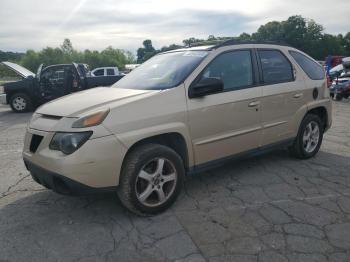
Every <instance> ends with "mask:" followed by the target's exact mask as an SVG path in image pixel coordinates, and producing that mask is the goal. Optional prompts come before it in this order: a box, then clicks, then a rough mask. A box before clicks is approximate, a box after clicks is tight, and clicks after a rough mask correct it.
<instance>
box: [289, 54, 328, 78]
mask: <svg viewBox="0 0 350 262" xmlns="http://www.w3.org/2000/svg"><path fill="white" fill-rule="evenodd" d="M289 53H290V55H291V56H292V57H293V58H294V59H295V61H296V62H297V63H298V65H299V66H300V67H301V68H302V69H303V70H304V72H305V73H306V74H307V75H308V76H309V77H310V78H311V79H313V80H322V79H324V76H325V73H324V70H323V67H322V66H321V65H320V64H319V63H316V62H315V61H313V60H311V59H310V58H308V57H307V56H305V55H303V54H302V53H299V52H296V51H289Z"/></svg>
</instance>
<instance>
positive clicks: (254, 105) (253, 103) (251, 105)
mask: <svg viewBox="0 0 350 262" xmlns="http://www.w3.org/2000/svg"><path fill="white" fill-rule="evenodd" d="M258 105H260V101H253V102H250V103H249V104H248V106H249V107H256V106H258Z"/></svg>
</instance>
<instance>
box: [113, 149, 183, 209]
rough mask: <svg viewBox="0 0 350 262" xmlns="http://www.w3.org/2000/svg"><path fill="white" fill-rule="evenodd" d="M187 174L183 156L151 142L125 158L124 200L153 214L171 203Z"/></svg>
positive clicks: (121, 191)
mask: <svg viewBox="0 0 350 262" xmlns="http://www.w3.org/2000/svg"><path fill="white" fill-rule="evenodd" d="M184 176H185V169H184V164H183V161H182V159H181V157H180V156H179V155H178V154H177V153H176V152H175V151H174V150H172V149H171V148H169V147H166V146H163V145H157V144H147V145H142V146H139V147H137V148H135V149H134V150H133V151H132V152H131V153H130V154H129V155H128V156H127V157H126V159H125V163H124V164H123V168H122V172H121V177H120V181H119V186H118V191H117V192H118V196H119V199H120V200H121V202H122V204H123V205H124V206H125V207H126V208H127V209H129V210H130V211H132V212H134V213H136V214H138V215H151V214H156V213H159V212H162V211H164V210H166V209H167V208H168V207H170V206H171V205H172V204H173V202H174V201H175V200H176V198H177V196H178V194H179V193H180V191H181V188H182V184H183V180H184Z"/></svg>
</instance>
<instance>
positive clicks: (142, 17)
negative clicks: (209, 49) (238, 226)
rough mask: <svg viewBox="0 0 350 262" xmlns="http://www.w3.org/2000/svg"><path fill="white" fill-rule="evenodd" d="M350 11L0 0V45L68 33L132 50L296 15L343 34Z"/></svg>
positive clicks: (78, 40)
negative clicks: (148, 41) (144, 43)
mask: <svg viewBox="0 0 350 262" xmlns="http://www.w3.org/2000/svg"><path fill="white" fill-rule="evenodd" d="M349 10H350V1H349V0H338V1H337V3H334V2H331V1H329V0H293V1H288V2H287V1H281V0H260V1H259V0H245V1H230V2H229V1H227V0H216V1H202V0H201V1H199V0H193V1H188V0H176V1H174V0H167V1H164V0H163V1H162V0H132V1H129V0H118V1H115V0H104V1H101V0H99V1H98V0H70V1H66V0H50V1H45V0H16V1H13V0H1V3H0V50H22V51H23V50H26V49H29V48H32V49H41V48H43V47H45V46H58V45H59V44H61V43H62V41H63V39H64V38H70V39H71V40H72V42H73V44H74V46H75V47H76V48H78V49H85V48H90V49H103V48H105V47H107V46H109V45H112V46H114V47H119V48H124V49H128V50H132V51H134V50H135V49H136V48H137V47H139V46H140V45H141V43H142V40H143V39H145V38H150V39H152V40H153V42H154V45H155V46H156V47H161V46H163V45H167V44H171V43H181V40H182V39H184V38H187V37H191V36H194V37H207V36H208V35H210V34H213V35H216V36H222V35H225V36H230V35H237V34H239V33H241V32H243V31H245V32H249V33H251V32H254V31H255V30H256V29H257V28H258V26H259V25H261V24H264V23H266V22H268V21H271V20H285V19H287V18H288V17H289V16H291V15H295V14H301V15H302V16H304V17H307V18H312V19H314V20H316V22H318V23H320V24H322V25H324V26H325V28H326V32H329V33H345V32H346V31H348V30H349V22H348V11H349Z"/></svg>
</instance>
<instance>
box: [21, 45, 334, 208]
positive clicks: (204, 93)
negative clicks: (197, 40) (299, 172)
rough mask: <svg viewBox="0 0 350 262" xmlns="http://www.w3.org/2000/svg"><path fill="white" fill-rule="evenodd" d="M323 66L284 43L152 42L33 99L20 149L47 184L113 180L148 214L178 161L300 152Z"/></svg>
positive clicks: (169, 193)
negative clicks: (123, 69) (159, 47)
mask: <svg viewBox="0 0 350 262" xmlns="http://www.w3.org/2000/svg"><path fill="white" fill-rule="evenodd" d="M331 120H332V108H331V101H330V99H329V94H328V90H327V88H326V79H325V72H324V70H323V68H322V66H321V65H319V64H318V63H317V62H316V61H315V60H314V59H312V58H311V57H309V56H308V55H306V54H304V53H303V52H301V51H298V50H296V49H294V48H292V47H289V46H283V45H277V44H258V43H248V44H242V43H240V44H239V43H235V42H232V41H228V42H224V43H222V44H219V45H216V46H202V47H194V48H188V49H180V50H174V51H169V52H165V53H161V54H158V55H156V56H155V57H153V58H151V59H150V60H148V61H147V62H145V63H144V64H142V65H141V66H140V67H138V68H137V69H135V70H134V71H132V72H131V73H130V74H128V75H126V76H125V77H124V78H122V79H121V80H120V81H119V82H117V83H116V84H115V85H114V86H112V87H109V88H106V87H103V88H95V89H91V90H87V91H83V92H80V93H78V94H74V95H69V96H66V97H63V98H60V99H57V100H55V101H52V102H50V103H47V104H45V105H43V106H42V107H40V108H39V109H37V111H36V112H35V113H34V115H33V117H32V119H31V120H30V123H29V125H28V128H27V133H26V136H25V143H24V150H23V158H24V162H25V165H26V167H27V168H28V170H29V171H30V172H31V174H32V176H33V179H34V180H35V181H36V182H38V183H40V184H42V185H43V186H45V187H47V188H50V189H52V190H54V191H56V192H59V193H64V194H81V193H87V192H93V191H106V190H115V191H116V192H117V193H118V196H119V198H120V200H121V202H122V203H123V205H124V206H126V207H127V208H128V209H129V210H131V211H133V212H135V213H138V214H154V213H157V212H160V211H163V210H165V209H166V208H167V207H169V206H170V205H171V204H172V203H173V202H174V201H175V199H176V197H177V195H178V194H179V192H180V189H181V186H182V184H183V181H184V177H185V174H186V173H191V172H198V171H202V170H204V169H205V168H208V167H211V166H213V165H216V164H218V163H222V160H228V159H232V156H236V157H237V155H239V156H240V155H242V154H243V153H244V152H245V153H247V152H248V153H256V152H261V151H265V149H268V148H272V147H274V146H286V147H288V148H289V150H290V152H291V153H292V154H293V155H294V156H296V157H298V158H301V159H307V158H310V157H313V156H314V155H315V154H316V153H317V152H318V150H319V148H320V146H321V142H322V137H323V133H324V132H325V131H326V130H327V129H328V128H329V127H330V126H331Z"/></svg>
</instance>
